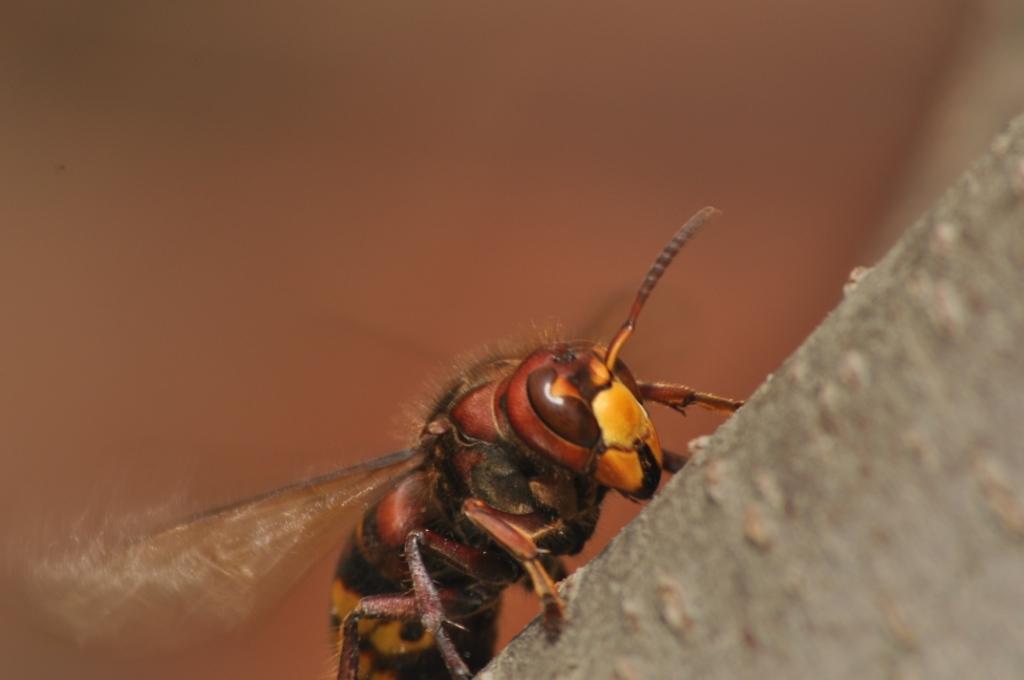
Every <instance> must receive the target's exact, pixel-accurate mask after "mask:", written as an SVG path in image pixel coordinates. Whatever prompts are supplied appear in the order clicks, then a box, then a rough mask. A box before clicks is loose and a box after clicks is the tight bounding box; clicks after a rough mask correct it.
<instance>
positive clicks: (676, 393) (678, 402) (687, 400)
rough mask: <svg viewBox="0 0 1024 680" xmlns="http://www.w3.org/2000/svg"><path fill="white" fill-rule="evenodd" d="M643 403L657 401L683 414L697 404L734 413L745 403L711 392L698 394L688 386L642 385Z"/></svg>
mask: <svg viewBox="0 0 1024 680" xmlns="http://www.w3.org/2000/svg"><path fill="white" fill-rule="evenodd" d="M638 387H639V388H640V399H641V401H655V402H657V403H659V404H664V405H665V406H668V407H670V408H673V409H675V410H676V411H679V412H680V413H683V409H685V408H686V407H687V406H689V405H690V404H696V405H697V406H701V407H703V408H706V409H708V410H711V411H719V412H722V413H734V412H735V411H737V410H738V409H739V408H740V407H741V406H743V402H742V401H741V400H739V399H729V398H728V397H720V396H718V395H716V394H710V393H709V392H697V391H696V390H694V389H691V388H689V387H687V386H686V385H669V384H666V383H640V384H639V385H638Z"/></svg>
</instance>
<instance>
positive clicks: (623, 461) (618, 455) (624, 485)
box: [594, 449, 644, 493]
mask: <svg viewBox="0 0 1024 680" xmlns="http://www.w3.org/2000/svg"><path fill="white" fill-rule="evenodd" d="M594 478H595V479H596V480H597V481H598V482H600V483H601V484H604V485H605V486H607V487H610V488H612V489H617V490H619V491H622V492H624V493H635V492H637V491H640V489H641V488H643V485H644V471H643V468H641V467H640V457H639V456H638V455H637V453H636V451H621V450H619V449H608V450H607V451H605V452H604V453H602V454H601V455H600V457H598V459H597V468H596V469H595V470H594Z"/></svg>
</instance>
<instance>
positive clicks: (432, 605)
mask: <svg viewBox="0 0 1024 680" xmlns="http://www.w3.org/2000/svg"><path fill="white" fill-rule="evenodd" d="M423 533H424V532H420V531H414V532H412V533H410V534H409V536H408V537H407V538H406V540H405V559H406V561H407V562H408V564H409V575H410V576H412V588H413V598H414V600H415V603H416V610H417V611H418V612H419V615H420V621H421V622H422V623H423V627H424V628H426V629H427V632H429V633H431V634H432V635H433V636H434V641H435V642H436V643H437V649H438V651H440V652H441V658H442V659H444V664H445V666H447V667H448V672H449V673H451V674H452V677H453V678H457V679H459V680H461V679H463V678H464V679H466V680H468V678H470V677H471V676H472V674H471V673H470V672H469V668H467V667H466V662H465V661H463V660H462V657H461V656H459V652H458V650H457V649H455V645H453V644H452V641H451V639H450V638H449V637H448V633H446V632H445V630H444V628H443V627H442V624H444V623H446V622H447V620H446V619H445V617H444V603H443V602H442V601H441V593H440V592H439V591H438V589H437V585H436V584H435V583H434V579H432V578H431V577H430V572H428V571H427V567H426V565H425V564H423V555H422V554H421V553H420V541H421V540H422V538H423V536H422V534H423ZM467 547H468V546H467Z"/></svg>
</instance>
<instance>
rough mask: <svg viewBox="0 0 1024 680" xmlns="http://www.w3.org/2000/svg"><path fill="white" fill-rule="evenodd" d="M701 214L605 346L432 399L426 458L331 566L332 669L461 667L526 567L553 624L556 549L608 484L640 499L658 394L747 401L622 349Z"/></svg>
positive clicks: (467, 381) (413, 672)
mask: <svg viewBox="0 0 1024 680" xmlns="http://www.w3.org/2000/svg"><path fill="white" fill-rule="evenodd" d="M710 215H711V212H710V211H709V210H707V209H706V210H705V211H702V212H701V213H698V215H697V216H695V217H694V218H693V219H692V220H691V221H690V222H689V223H688V224H687V225H686V226H685V227H684V228H683V229H681V230H680V232H679V233H677V235H676V237H675V238H674V239H673V240H672V242H670V244H669V245H668V246H666V248H665V250H664V251H663V253H662V256H661V257H660V258H659V259H658V260H657V261H656V263H655V265H654V267H652V269H651V272H650V273H649V274H648V277H647V278H646V279H645V281H644V284H643V286H641V289H640V292H639V293H638V295H637V300H636V302H635V303H634V305H633V309H632V310H631V313H630V316H629V318H628V319H627V322H626V324H625V325H624V326H623V328H622V330H621V331H620V332H619V334H618V335H616V337H615V338H614V339H613V340H612V342H611V343H609V346H608V347H605V346H604V345H601V344H597V343H593V342H589V341H574V342H555V343H551V344H547V345H544V346H542V347H539V348H534V349H533V351H530V352H528V353H523V354H517V353H512V354H510V355H507V356H493V357H490V358H487V359H485V360H482V361H480V362H478V363H477V364H475V365H473V366H472V367H470V368H469V370H467V371H465V372H464V373H463V374H462V375H461V376H460V377H459V378H458V379H457V380H456V381H454V382H453V383H452V384H451V385H449V387H448V389H447V390H446V391H445V392H444V394H443V395H442V396H441V397H440V398H439V399H438V400H437V402H436V404H435V405H434V407H433V409H432V410H431V412H430V414H429V416H428V418H427V419H426V422H425V425H424V427H423V429H422V431H421V434H420V438H419V441H418V442H417V443H416V445H415V446H414V447H413V448H414V449H416V450H418V451H420V452H421V454H422V456H423V462H422V464H421V465H420V466H419V468H418V469H416V470H414V471H412V472H411V473H408V474H407V475H406V476H405V477H403V478H402V479H401V480H400V481H398V482H397V483H396V484H395V486H394V487H393V488H392V489H391V490H390V491H389V492H388V493H387V494H386V495H384V496H383V497H382V498H381V499H380V500H379V501H378V502H377V503H376V504H375V505H373V506H372V507H371V508H370V509H369V510H368V511H367V513H366V514H365V515H364V517H363V519H362V521H361V523H360V524H359V525H358V526H357V528H356V529H355V531H354V532H353V534H352V536H351V538H350V540H349V543H348V545H347V547H346V548H345V550H344V552H343V554H342V557H341V560H340V561H339V564H338V568H337V579H336V581H335V585H334V596H333V615H334V619H333V620H334V626H335V630H336V632H337V634H338V638H337V639H338V643H339V650H340V652H341V654H340V656H341V659H340V664H339V672H338V677H339V678H344V679H347V680H354V679H355V678H369V677H373V678H428V677H446V676H448V675H449V674H451V675H455V676H458V677H468V675H469V674H470V673H472V672H475V671H476V670H478V669H479V668H481V667H482V666H483V665H484V664H485V663H486V662H487V661H488V660H489V659H490V657H491V654H492V652H493V644H494V638H495V618H496V615H497V610H498V604H499V597H500V594H501V591H502V590H503V589H504V588H505V587H506V586H508V585H509V584H511V583H514V582H516V581H519V580H521V579H524V578H525V579H526V580H527V581H528V582H529V584H530V585H531V586H532V588H533V589H534V591H535V592H536V593H537V595H538V596H539V597H540V598H541V600H542V603H543V606H544V613H545V623H546V624H547V626H548V630H549V631H550V632H551V633H552V634H555V633H557V630H558V626H559V624H560V622H561V619H562V610H563V605H562V602H561V600H560V599H559V596H558V594H557V591H556V589H555V586H554V580H553V578H552V577H555V578H559V577H561V575H562V568H561V565H560V563H559V561H558V557H559V556H561V555H571V554H574V553H576V552H578V551H579V550H580V549H581V548H582V547H583V545H584V544H585V543H586V541H587V540H588V539H589V538H590V536H591V535H592V534H593V531H594V527H595V526H596V524H597V519H598V515H599V512H600V505H601V501H602V500H603V498H604V496H605V495H606V493H607V492H608V491H609V490H610V489H614V490H617V491H619V492H621V493H623V494H624V495H626V496H629V497H631V498H635V499H645V498H649V497H650V496H651V495H652V494H653V493H654V491H655V490H656V488H657V486H658V482H659V480H660V478H661V470H662V469H663V468H664V469H667V470H670V471H675V470H676V469H678V468H679V467H681V466H682V465H683V463H685V458H683V457H681V456H678V455H674V454H671V453H667V452H664V451H662V448H661V444H660V442H659V441H658V437H657V434H656V432H655V430H654V427H653V425H652V424H651V421H650V419H649V417H648V415H647V412H646V411H645V410H644V408H643V406H642V403H643V402H644V401H652V400H653V401H656V402H660V403H663V404H666V405H668V406H670V407H673V408H676V409H677V410H682V409H683V408H684V407H685V406H687V405H689V404H690V403H696V404H698V405H702V406H704V407H707V408H711V409H716V410H721V411H726V412H731V411H734V410H736V409H737V408H739V406H740V405H741V403H742V402H739V401H735V400H730V399H725V398H722V397H716V396H714V395H710V394H706V393H701V392H695V391H694V390H691V389H690V388H688V387H685V386H682V385H665V384H656V383H642V382H638V381H637V380H636V379H634V377H633V375H632V374H631V373H630V372H629V370H628V369H627V368H626V367H625V366H624V365H623V364H622V363H621V362H620V361H619V360H618V353H619V351H620V350H621V348H622V346H623V344H624V342H625V340H626V339H627V338H628V337H629V335H630V334H631V333H632V330H633V328H634V326H635V323H636V318H637V316H638V314H639V311H640V309H641V308H642V306H643V302H644V300H646V297H647V295H648V294H649V293H650V291H651V289H652V288H653V287H654V284H655V282H656V281H657V280H658V278H659V277H660V276H661V273H662V272H663V270H664V268H665V266H667V264H668V262H669V261H670V260H671V258H672V256H674V255H675V252H676V251H678V249H679V247H680V246H681V245H682V243H683V242H684V241H685V240H686V239H687V238H688V237H689V236H690V235H692V233H693V232H694V231H695V230H696V228H697V227H699V226H700V224H701V223H703V221H704V220H705V219H707V217H709V216H710Z"/></svg>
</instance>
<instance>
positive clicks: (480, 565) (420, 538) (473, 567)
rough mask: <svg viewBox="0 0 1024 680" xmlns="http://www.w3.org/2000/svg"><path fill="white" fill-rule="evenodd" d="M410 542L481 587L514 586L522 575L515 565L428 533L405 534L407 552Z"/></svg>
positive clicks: (420, 531)
mask: <svg viewBox="0 0 1024 680" xmlns="http://www.w3.org/2000/svg"><path fill="white" fill-rule="evenodd" d="M410 539H412V540H414V541H415V542H416V544H417V545H418V546H420V547H422V548H427V549H428V550H430V552H432V553H433V554H435V555H437V556H438V557H440V558H441V559H443V560H444V561H445V562H446V563H447V564H448V565H449V566H451V567H452V568H454V569H458V570H459V571H461V572H462V573H463V574H466V575H467V576H472V577H473V578H474V579H476V580H478V581H483V582H484V583H494V584H500V585H505V584H509V583H513V582H515V581H516V580H518V579H519V577H520V576H521V575H522V574H521V572H519V571H518V569H517V567H516V566H515V564H514V563H512V562H509V560H508V558H507V557H505V556H503V555H499V554H496V553H495V552H493V551H492V552H488V551H486V550H480V549H479V548H474V547H472V546H469V545H466V544H465V543H459V542H458V541H454V540H452V539H450V538H446V537H445V536H442V535H441V534H438V533H435V532H433V531H431V530H429V529H420V530H418V531H414V532H413V533H411V534H409V538H407V539H406V550H408V549H409V540H410Z"/></svg>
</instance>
